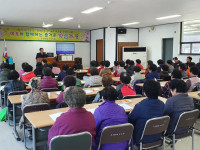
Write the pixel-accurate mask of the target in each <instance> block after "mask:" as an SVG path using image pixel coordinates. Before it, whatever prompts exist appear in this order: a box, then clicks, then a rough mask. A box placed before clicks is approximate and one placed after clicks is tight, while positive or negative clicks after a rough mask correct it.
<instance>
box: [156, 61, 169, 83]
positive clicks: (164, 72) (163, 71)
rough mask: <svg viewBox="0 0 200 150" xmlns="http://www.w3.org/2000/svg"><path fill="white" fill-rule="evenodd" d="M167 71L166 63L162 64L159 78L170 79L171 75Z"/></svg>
mask: <svg viewBox="0 0 200 150" xmlns="http://www.w3.org/2000/svg"><path fill="white" fill-rule="evenodd" d="M168 71H169V67H168V65H162V67H161V72H160V73H159V76H160V79H163V80H164V81H169V80H171V77H170V75H169V74H168Z"/></svg>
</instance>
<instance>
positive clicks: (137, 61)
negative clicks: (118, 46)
mask: <svg viewBox="0 0 200 150" xmlns="http://www.w3.org/2000/svg"><path fill="white" fill-rule="evenodd" d="M136 66H139V67H140V68H141V69H144V67H143V66H142V65H141V60H140V59H136Z"/></svg>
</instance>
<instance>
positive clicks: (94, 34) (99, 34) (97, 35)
mask: <svg viewBox="0 0 200 150" xmlns="http://www.w3.org/2000/svg"><path fill="white" fill-rule="evenodd" d="M90 38H91V43H90V44H91V56H90V59H91V60H96V40H100V39H103V29H98V30H92V31H91V37H90Z"/></svg>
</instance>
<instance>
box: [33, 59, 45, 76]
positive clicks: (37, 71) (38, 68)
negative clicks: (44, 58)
mask: <svg viewBox="0 0 200 150" xmlns="http://www.w3.org/2000/svg"><path fill="white" fill-rule="evenodd" d="M42 69H43V66H42V63H41V62H38V63H37V64H36V69H35V70H34V74H35V75H36V76H42Z"/></svg>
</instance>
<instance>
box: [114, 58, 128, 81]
mask: <svg viewBox="0 0 200 150" xmlns="http://www.w3.org/2000/svg"><path fill="white" fill-rule="evenodd" d="M124 66H125V63H124V61H120V62H119V68H118V69H117V70H116V71H115V73H114V75H115V76H116V77H120V74H121V73H122V72H126V70H125V69H124Z"/></svg>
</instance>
